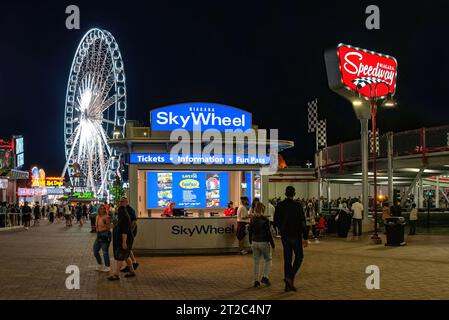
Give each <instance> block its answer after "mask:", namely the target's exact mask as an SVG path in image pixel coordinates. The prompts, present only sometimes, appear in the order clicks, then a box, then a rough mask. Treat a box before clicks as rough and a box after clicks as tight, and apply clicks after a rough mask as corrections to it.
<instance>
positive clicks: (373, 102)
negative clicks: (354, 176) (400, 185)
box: [369, 82, 397, 244]
mask: <svg viewBox="0 0 449 320" xmlns="http://www.w3.org/2000/svg"><path fill="white" fill-rule="evenodd" d="M380 84H384V85H386V86H387V89H388V91H387V92H388V94H387V96H386V98H385V99H384V100H383V101H382V103H379V102H380V101H381V99H379V97H377V86H378V85H380ZM369 102H370V106H371V121H372V124H371V130H372V133H373V134H372V139H373V141H372V145H373V184H374V197H373V200H374V233H373V235H372V236H371V239H372V240H373V242H374V243H376V244H380V243H382V239H381V238H380V237H379V235H378V234H377V200H378V199H377V163H376V162H377V144H376V141H377V137H376V136H377V128H376V113H377V108H378V106H382V107H388V108H391V107H395V106H396V104H397V103H396V101H395V100H393V98H392V96H391V93H390V86H389V85H388V83H386V82H378V83H376V84H375V86H374V88H373V86H372V84H370V99H369Z"/></svg>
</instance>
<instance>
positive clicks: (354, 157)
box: [322, 125, 449, 167]
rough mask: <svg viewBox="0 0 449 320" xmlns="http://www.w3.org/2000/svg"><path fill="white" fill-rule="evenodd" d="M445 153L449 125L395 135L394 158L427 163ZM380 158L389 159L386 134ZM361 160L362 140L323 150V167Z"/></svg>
mask: <svg viewBox="0 0 449 320" xmlns="http://www.w3.org/2000/svg"><path fill="white" fill-rule="evenodd" d="M443 151H449V125H446V126H440V127H432V128H420V129H415V130H409V131H403V132H397V133H393V155H394V157H400V156H407V155H421V157H422V159H423V161H424V162H425V161H426V159H427V155H428V154H429V153H432V152H443ZM378 157H379V158H386V157H387V135H386V134H383V135H381V136H380V137H379V150H378ZM360 160H361V152H360V140H353V141H348V142H342V143H339V144H337V145H333V146H329V147H326V148H324V149H322V163H323V167H327V166H335V165H339V166H340V167H343V166H344V165H345V164H346V163H349V162H355V161H360Z"/></svg>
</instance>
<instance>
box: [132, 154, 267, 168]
mask: <svg viewBox="0 0 449 320" xmlns="http://www.w3.org/2000/svg"><path fill="white" fill-rule="evenodd" d="M129 163H130V164H225V165H269V164H270V157H269V156H257V155H223V154H222V155H213V156H210V155H200V154H193V155H188V156H182V155H177V156H172V155H170V154H167V153H132V154H130V155H129Z"/></svg>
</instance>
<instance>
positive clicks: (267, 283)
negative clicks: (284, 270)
mask: <svg viewBox="0 0 449 320" xmlns="http://www.w3.org/2000/svg"><path fill="white" fill-rule="evenodd" d="M260 282H262V283H263V284H264V285H266V286H271V282H270V279H268V278H267V277H262V280H260Z"/></svg>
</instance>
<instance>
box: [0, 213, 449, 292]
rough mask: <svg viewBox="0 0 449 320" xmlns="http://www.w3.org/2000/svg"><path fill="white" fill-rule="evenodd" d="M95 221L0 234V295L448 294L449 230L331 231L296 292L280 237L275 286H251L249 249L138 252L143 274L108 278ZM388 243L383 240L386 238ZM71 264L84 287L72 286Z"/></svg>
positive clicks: (308, 259)
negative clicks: (375, 234)
mask: <svg viewBox="0 0 449 320" xmlns="http://www.w3.org/2000/svg"><path fill="white" fill-rule="evenodd" d="M89 231H90V226H89V225H85V226H84V227H83V228H80V227H79V226H77V225H74V226H73V227H72V228H68V229H67V228H66V227H65V226H64V224H63V223H56V224H53V225H49V224H48V222H46V221H45V222H43V223H42V225H41V226H39V227H32V228H31V229H30V230H28V231H25V230H23V229H20V230H11V231H4V232H0V252H1V255H0V288H1V290H0V299H70V300H74V299H87V300H96V299H101V300H108V299H131V300H140V299H154V300H161V299H162V300H164V299H170V300H204V299H226V300H240V299H251V300H252V299H264V300H283V299H287V300H289V299H301V300H315V299H325V300H353V299H367V300H378V299H379V300H384V299H385V300H395V299H449V276H448V275H449V236H435V235H417V236H414V237H408V238H406V240H407V246H404V247H385V246H384V245H373V244H370V241H369V235H364V236H363V237H362V239H360V240H351V239H350V240H348V239H337V238H334V237H332V236H327V237H326V238H325V239H323V240H322V241H321V243H319V244H315V243H312V244H311V245H310V246H309V247H308V248H306V249H305V259H304V263H303V265H302V267H301V270H300V274H299V276H298V279H297V281H296V285H297V288H298V292H296V293H293V292H289V293H284V292H283V281H282V279H283V274H282V272H283V265H282V264H283V262H282V245H281V242H280V241H279V240H276V249H275V251H274V254H273V269H272V273H271V276H270V278H271V281H272V283H273V284H272V286H271V287H262V288H258V289H256V288H253V287H252V281H253V278H252V258H251V255H246V256H239V255H221V256H220V255H215V256H169V257H166V256H163V257H160V256H159V257H139V258H138V260H139V262H140V267H139V269H138V276H137V277H136V278H132V279H125V278H122V279H121V280H120V281H116V282H109V281H108V280H107V279H106V278H107V275H106V274H104V273H98V272H96V271H95V266H96V261H95V259H94V257H93V254H92V244H93V241H94V238H95V235H94V234H91V233H89ZM384 241H385V239H384ZM68 265H77V266H78V267H79V268H80V272H81V277H80V289H79V290H68V289H66V286H65V280H66V278H67V276H68V274H66V273H65V270H66V267H67V266H68ZM369 265H377V266H378V267H379V268H380V272H381V274H380V276H381V282H380V286H381V288H380V290H368V289H366V286H365V281H366V278H367V277H368V274H365V268H366V267H367V266H369Z"/></svg>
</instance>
